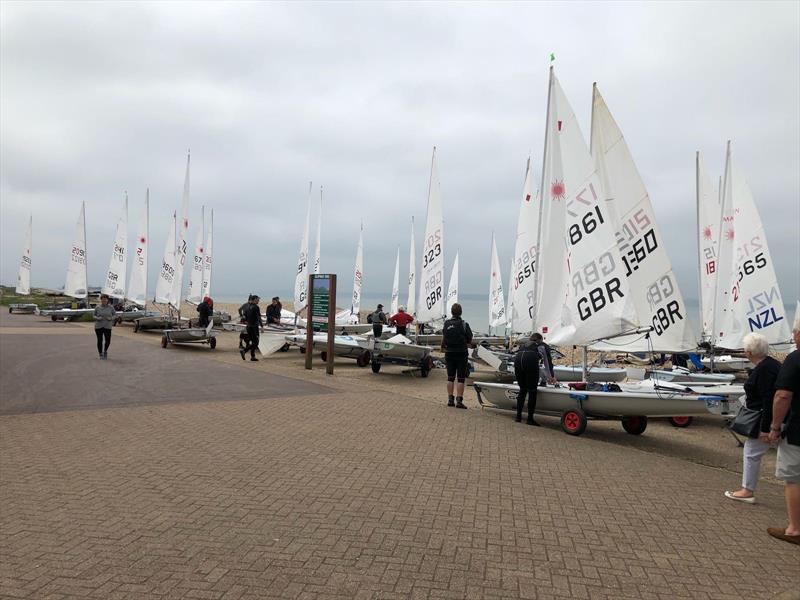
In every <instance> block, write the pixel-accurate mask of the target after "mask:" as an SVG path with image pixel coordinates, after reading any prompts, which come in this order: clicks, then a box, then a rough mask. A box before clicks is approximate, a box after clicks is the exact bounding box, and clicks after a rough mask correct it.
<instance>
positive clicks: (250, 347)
mask: <svg viewBox="0 0 800 600" xmlns="http://www.w3.org/2000/svg"><path fill="white" fill-rule="evenodd" d="M259 300H260V298H259V297H258V296H257V295H256V294H253V295H252V296H251V297H250V301H249V304H250V306H249V307H247V309H246V310H245V313H244V316H245V323H247V337H248V340H247V345H246V346H245V347H244V348H242V349H241V350H239V354H240V355H241V356H242V360H244V355H245V354H247V352H248V351H249V352H250V360H251V361H253V362H256V361H258V359H257V358H256V348H258V341H259V332H260V331H261V329H262V328H263V327H264V322H263V321H262V320H261V309H260V308H259V307H258V302H259Z"/></svg>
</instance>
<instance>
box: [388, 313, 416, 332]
mask: <svg viewBox="0 0 800 600" xmlns="http://www.w3.org/2000/svg"><path fill="white" fill-rule="evenodd" d="M413 322H414V317H412V316H411V315H410V314H408V313H407V312H406V307H405V306H400V307H399V308H398V309H397V314H396V315H393V316H391V317H390V318H389V323H392V324H393V325H394V326H395V327H396V328H397V333H399V334H400V335H406V331H407V327H408V326H409V324H411V323H413Z"/></svg>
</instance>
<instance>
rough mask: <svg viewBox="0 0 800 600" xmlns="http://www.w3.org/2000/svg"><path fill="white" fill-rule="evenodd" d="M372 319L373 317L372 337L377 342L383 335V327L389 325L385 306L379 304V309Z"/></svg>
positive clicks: (372, 315)
mask: <svg viewBox="0 0 800 600" xmlns="http://www.w3.org/2000/svg"><path fill="white" fill-rule="evenodd" d="M370 317H372V335H373V336H375V339H376V340H377V339H378V338H380V337H381V334H382V333H383V326H384V325H388V322H387V320H386V313H384V312H383V304H378V308H377V309H375V312H374V313H372V314H371V315H370Z"/></svg>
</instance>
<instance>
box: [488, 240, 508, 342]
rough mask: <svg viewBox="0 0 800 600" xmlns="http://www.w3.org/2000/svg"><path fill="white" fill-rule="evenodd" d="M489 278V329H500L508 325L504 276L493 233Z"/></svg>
mask: <svg viewBox="0 0 800 600" xmlns="http://www.w3.org/2000/svg"><path fill="white" fill-rule="evenodd" d="M490 269H491V271H490V276H489V327H500V325H505V323H506V299H505V296H504V294H503V274H502V273H501V272H500V259H499V257H498V256H497V244H496V243H495V237H494V232H492V260H491V265H490Z"/></svg>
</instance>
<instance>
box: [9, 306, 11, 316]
mask: <svg viewBox="0 0 800 600" xmlns="http://www.w3.org/2000/svg"><path fill="white" fill-rule="evenodd" d="M8 314H11V307H10V306H9V307H8Z"/></svg>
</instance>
